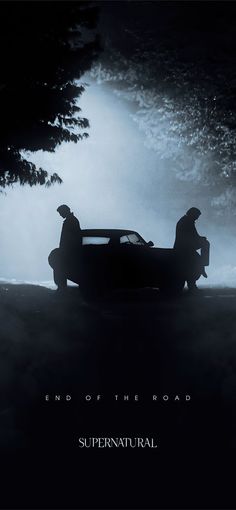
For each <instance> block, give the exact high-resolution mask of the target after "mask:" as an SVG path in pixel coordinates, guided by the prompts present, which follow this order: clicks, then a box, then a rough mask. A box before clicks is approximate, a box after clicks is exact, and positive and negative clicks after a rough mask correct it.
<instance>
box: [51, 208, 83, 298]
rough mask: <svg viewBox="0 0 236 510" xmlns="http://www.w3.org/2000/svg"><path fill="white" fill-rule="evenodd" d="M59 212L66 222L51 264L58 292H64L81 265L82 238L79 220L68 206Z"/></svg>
mask: <svg viewBox="0 0 236 510" xmlns="http://www.w3.org/2000/svg"><path fill="white" fill-rule="evenodd" d="M57 212H58V213H59V214H60V216H61V217H62V218H64V222H63V225H62V230H61V237H60V244H59V248H57V249H56V250H53V251H52V252H51V254H50V255H49V264H50V265H51V267H52V268H53V272H54V281H55V283H56V285H57V286H58V290H63V289H65V288H66V286H67V278H68V276H69V275H72V274H73V272H74V271H76V270H77V267H78V265H79V263H80V261H79V258H80V255H81V244H82V238H81V228H80V223H79V220H78V219H77V218H76V217H75V216H74V214H73V213H72V212H71V210H70V208H69V207H68V205H65V204H63V205H60V206H59V207H58V208H57Z"/></svg>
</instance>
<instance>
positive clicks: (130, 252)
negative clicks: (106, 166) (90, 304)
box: [49, 229, 201, 294]
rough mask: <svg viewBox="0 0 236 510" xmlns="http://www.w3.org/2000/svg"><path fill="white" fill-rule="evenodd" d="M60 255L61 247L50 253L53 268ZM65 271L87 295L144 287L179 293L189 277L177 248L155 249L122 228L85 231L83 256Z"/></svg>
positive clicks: (130, 231)
mask: <svg viewBox="0 0 236 510" xmlns="http://www.w3.org/2000/svg"><path fill="white" fill-rule="evenodd" d="M58 257H60V249H59V248H57V249H56V250H53V251H52V252H51V254H50V255H49V264H50V265H51V267H53V268H54V267H55V264H56V263H57V259H58ZM199 259H200V257H199ZM200 266H201V265H200V264H199V275H198V277H199V276H200V275H201V268H200ZM65 271H66V276H67V279H68V280H71V281H73V282H75V283H77V284H79V286H80V288H81V291H82V292H83V293H84V294H93V293H94V294H95V293H100V292H104V291H107V290H113V289H118V288H124V289H125V288H143V287H153V288H158V289H160V290H162V291H174V292H178V291H181V290H182V289H183V287H184V284H185V280H186V274H185V273H186V270H185V267H184V265H183V262H182V261H181V260H180V259H179V257H178V256H177V254H176V252H175V251H174V250H173V249H171V248H155V247H154V244H153V242H152V241H149V242H146V241H145V240H144V239H143V238H142V237H141V236H140V234H138V232H135V231H133V230H120V229H92V230H82V247H81V254H80V257H78V260H77V259H74V260H73V263H71V262H70V264H69V265H68V267H66V268H65Z"/></svg>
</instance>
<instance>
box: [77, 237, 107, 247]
mask: <svg viewBox="0 0 236 510" xmlns="http://www.w3.org/2000/svg"><path fill="white" fill-rule="evenodd" d="M109 241H110V237H100V236H84V237H83V238H82V244H93V245H100V244H101V245H104V244H108V243H109Z"/></svg>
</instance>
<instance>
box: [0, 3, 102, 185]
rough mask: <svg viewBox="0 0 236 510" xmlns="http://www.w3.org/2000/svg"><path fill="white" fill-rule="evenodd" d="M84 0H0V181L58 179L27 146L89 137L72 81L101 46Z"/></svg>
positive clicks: (78, 88) (51, 146)
mask: <svg viewBox="0 0 236 510" xmlns="http://www.w3.org/2000/svg"><path fill="white" fill-rule="evenodd" d="M96 20H97V8H96V7H92V6H91V5H90V3H88V2H80V1H78V2H70V1H67V2H66V1H52V2H40V1H39V2H37V1H36V2H29V1H26V2H22V1H16V2H0V46H1V50H2V51H1V73H0V112H1V122H0V186H1V187H3V188H4V187H6V186H8V185H11V184H13V183H16V182H19V183H20V184H29V185H30V186H33V185H35V184H40V185H47V186H49V185H50V184H53V183H54V182H61V179H60V177H59V176H58V174H57V173H54V174H53V175H48V172H47V171H46V170H44V169H42V168H37V167H36V166H35V165H34V164H33V163H32V162H30V161H29V159H28V157H27V152H34V151H38V150H43V151H49V152H54V151H55V149H56V147H57V146H58V145H60V144H61V143H62V142H75V143H76V142H77V141H78V140H82V139H83V138H84V137H87V136H88V133H87V131H86V130H87V128H88V127H89V121H88V119H86V118H84V117H83V116H81V112H80V108H79V106H78V104H77V103H78V98H79V97H80V95H81V94H82V93H83V91H84V86H83V85H81V84H78V80H79V79H80V78H81V77H82V76H83V74H84V73H85V72H86V71H87V70H88V69H90V67H91V64H92V62H93V60H94V59H95V58H96V57H97V55H98V53H99V42H98V38H97V36H96V35H95V29H96Z"/></svg>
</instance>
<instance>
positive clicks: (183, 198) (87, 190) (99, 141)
mask: <svg viewBox="0 0 236 510" xmlns="http://www.w3.org/2000/svg"><path fill="white" fill-rule="evenodd" d="M79 106H80V107H81V108H82V113H83V115H84V116H85V117H87V118H89V120H90V124H91V128H90V130H89V135H90V136H89V138H88V139H87V140H84V141H81V142H78V144H73V143H70V144H62V145H61V146H60V147H59V148H58V150H57V151H56V152H55V153H54V154H49V153H46V152H41V151H40V152H38V153H35V154H34V155H30V158H31V160H32V161H33V162H35V163H36V164H39V165H40V166H42V167H43V168H45V169H46V170H48V171H49V172H50V171H51V172H55V171H56V172H58V173H59V175H60V176H61V177H62V179H63V183H62V184H61V185H57V184H56V185H54V186H52V187H50V188H45V187H40V186H36V187H33V188H30V187H27V186H25V187H22V186H19V185H15V186H14V187H12V188H8V189H6V193H4V192H3V193H2V194H1V215H2V216H1V226H0V236H1V259H0V277H1V280H7V281H12V282H16V283H18V282H35V283H36V282H37V283H41V284H44V285H50V284H51V281H52V272H51V268H50V267H49V265H48V262H47V257H48V254H49V252H50V251H51V250H52V249H53V248H55V247H57V246H58V243H59V238H60V231H61V226H62V219H61V217H60V216H59V215H58V213H57V212H56V209H57V207H58V205H60V204H61V203H66V204H68V205H69V206H70V208H71V210H72V211H73V212H74V214H75V215H76V216H77V217H78V218H79V220H80V223H81V227H82V228H129V229H134V230H137V231H138V232H139V233H140V234H141V235H142V236H143V237H144V238H145V239H146V240H147V241H149V240H152V241H153V242H154V243H155V246H160V247H172V246H173V242H174V235H175V224H176V222H177V220H178V219H179V218H180V217H181V216H182V215H183V214H184V213H185V212H186V210H187V209H188V208H190V207H192V206H197V207H199V208H200V209H201V211H202V216H201V217H200V219H199V221H198V223H197V229H198V231H199V233H200V234H202V235H206V236H207V237H208V239H209V240H210V242H211V265H210V267H209V268H208V271H207V272H208V276H209V277H208V280H204V279H203V278H202V279H201V281H200V282H199V283H200V284H207V285H226V286H235V282H236V265H235V262H234V259H235V256H234V254H235V252H236V243H235V239H234V237H233V231H232V225H231V226H230V225H224V224H222V222H221V226H220V227H218V221H217V217H214V215H212V214H211V215H210V217H209V208H208V207H207V206H206V197H201V196H200V197H199V196H197V195H196V192H195V188H194V185H193V186H192V187H191V188H190V187H189V186H188V187H183V189H182V190H181V189H179V188H178V189H177V188H176V181H175V180H173V174H172V172H170V169H169V168H168V166H167V163H166V161H165V160H163V159H161V156H160V155H158V154H157V153H156V152H154V151H153V150H152V149H149V148H148V147H147V146H146V145H145V137H144V134H143V133H142V132H141V131H140V130H139V128H138V126H137V124H136V123H135V122H134V121H133V119H132V115H131V110H130V105H129V104H127V102H125V100H123V99H122V98H120V97H117V96H116V95H115V94H114V93H113V90H112V89H111V88H110V87H109V86H108V85H104V84H102V85H99V84H96V83H91V84H90V86H88V87H87V89H86V91H85V93H84V94H83V96H82V98H81V99H80V101H79ZM167 144H168V141H167ZM190 189H191V192H190Z"/></svg>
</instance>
